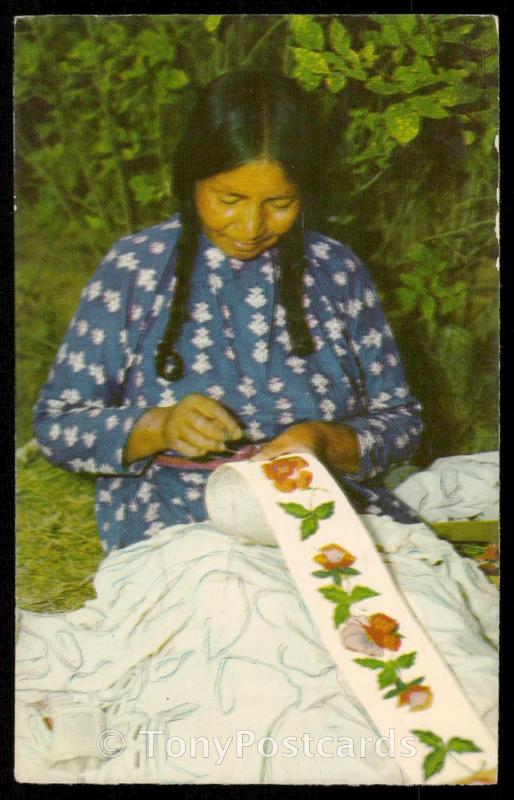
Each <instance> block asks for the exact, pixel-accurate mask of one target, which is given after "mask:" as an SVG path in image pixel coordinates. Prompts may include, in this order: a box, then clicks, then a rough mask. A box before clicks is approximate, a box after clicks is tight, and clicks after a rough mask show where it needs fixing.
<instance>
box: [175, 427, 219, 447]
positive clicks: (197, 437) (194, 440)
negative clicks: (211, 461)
mask: <svg viewBox="0 0 514 800" xmlns="http://www.w3.org/2000/svg"><path fill="white" fill-rule="evenodd" d="M180 438H181V439H182V441H184V442H186V443H187V444H189V445H191V446H192V447H196V448H197V449H198V450H202V451H203V452H204V453H207V452H209V451H216V450H219V449H220V448H222V447H223V441H221V442H220V441H219V440H217V439H210V438H209V437H208V436H203V434H202V433H200V432H199V431H198V430H196V429H195V428H193V427H191V426H186V425H184V426H183V427H182V429H181V431H180Z"/></svg>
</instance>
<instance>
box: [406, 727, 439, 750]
mask: <svg viewBox="0 0 514 800" xmlns="http://www.w3.org/2000/svg"><path fill="white" fill-rule="evenodd" d="M411 733H413V734H414V736H417V737H418V739H419V741H420V742H422V743H423V744H426V745H428V747H435V748H440V747H444V746H445V745H444V741H443V740H442V739H441V737H440V736H438V735H437V734H436V733H434V732H433V731H422V730H415V731H411Z"/></svg>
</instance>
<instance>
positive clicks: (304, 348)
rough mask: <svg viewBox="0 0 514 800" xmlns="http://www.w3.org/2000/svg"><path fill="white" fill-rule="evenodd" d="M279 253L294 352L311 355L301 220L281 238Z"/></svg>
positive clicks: (281, 281)
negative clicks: (305, 309)
mask: <svg viewBox="0 0 514 800" xmlns="http://www.w3.org/2000/svg"><path fill="white" fill-rule="evenodd" d="M278 255H279V264H280V270H281V272H280V275H281V277H280V287H281V296H282V302H283V304H284V309H285V312H286V322H287V332H288V333H289V337H290V339H291V343H292V345H293V352H294V353H295V354H296V355H298V356H302V357H303V356H307V355H309V353H312V352H313V351H314V343H313V341H312V337H311V335H310V332H309V329H308V327H307V323H306V322H305V316H304V312H303V303H302V299H303V274H304V268H305V255H304V243H303V229H302V228H301V227H300V226H299V225H298V224H295V225H294V226H293V228H292V229H291V231H289V232H288V233H287V234H285V236H283V237H282V238H281V239H280V241H279V245H278Z"/></svg>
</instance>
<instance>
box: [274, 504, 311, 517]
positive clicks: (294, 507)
mask: <svg viewBox="0 0 514 800" xmlns="http://www.w3.org/2000/svg"><path fill="white" fill-rule="evenodd" d="M279 506H282V508H283V509H284V511H287V513H288V514H291V516H292V517H298V519H305V518H306V517H310V516H312V512H311V511H309V509H308V508H305V506H302V504H301V503H279Z"/></svg>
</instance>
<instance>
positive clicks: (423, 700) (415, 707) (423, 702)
mask: <svg viewBox="0 0 514 800" xmlns="http://www.w3.org/2000/svg"><path fill="white" fill-rule="evenodd" d="M433 699H434V695H433V693H432V690H431V688H430V686H419V685H418V686H409V687H408V689H405V691H403V692H402V693H401V694H399V695H398V705H399V706H406V705H408V706H410V710H411V711H422V710H423V709H424V708H430V706H431V705H432V700H433Z"/></svg>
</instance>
